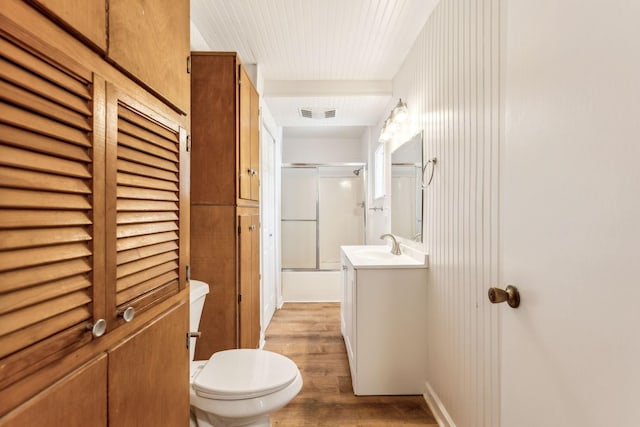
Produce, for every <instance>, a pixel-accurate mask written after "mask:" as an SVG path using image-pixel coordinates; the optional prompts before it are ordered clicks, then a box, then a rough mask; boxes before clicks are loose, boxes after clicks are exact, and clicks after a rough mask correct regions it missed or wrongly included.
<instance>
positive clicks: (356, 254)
mask: <svg viewBox="0 0 640 427" xmlns="http://www.w3.org/2000/svg"><path fill="white" fill-rule="evenodd" d="M342 251H343V252H344V254H345V255H346V256H347V258H349V261H350V262H351V263H352V264H353V266H354V267H358V266H360V267H371V268H389V267H391V268H401V267H416V266H421V265H422V266H425V264H426V263H425V260H424V258H422V259H419V258H418V259H416V258H415V257H412V256H410V255H409V254H406V253H403V254H401V255H394V254H392V253H391V249H390V248H389V246H384V245H364V246H342Z"/></svg>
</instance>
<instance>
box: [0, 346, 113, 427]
mask: <svg viewBox="0 0 640 427" xmlns="http://www.w3.org/2000/svg"><path fill="white" fill-rule="evenodd" d="M106 425H107V355H106V354H104V353H102V354H100V355H99V356H98V357H96V358H95V359H94V360H91V361H90V362H88V363H87V364H85V365H84V366H82V367H80V368H78V369H77V370H75V371H73V372H72V373H71V374H69V375H67V376H66V377H64V378H63V379H62V380H60V381H58V382H56V383H55V384H53V385H52V386H51V387H49V388H47V389H45V390H43V391H42V392H40V393H38V394H37V395H36V396H35V397H34V398H33V399H31V400H30V401H28V402H27V403H25V404H23V405H22V406H20V407H18V408H17V409H15V410H14V411H12V412H10V413H9V414H7V416H5V417H1V418H0V426H3V427H4V426H7V427H8V426H16V427H17V426H22V427H26V426H68V427H84V426H95V427H100V426H106Z"/></svg>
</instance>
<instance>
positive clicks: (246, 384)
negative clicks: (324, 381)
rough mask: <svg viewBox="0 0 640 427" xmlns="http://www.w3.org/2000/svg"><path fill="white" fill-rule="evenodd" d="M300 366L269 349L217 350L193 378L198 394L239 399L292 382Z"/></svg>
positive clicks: (216, 397)
mask: <svg viewBox="0 0 640 427" xmlns="http://www.w3.org/2000/svg"><path fill="white" fill-rule="evenodd" d="M298 373H299V371H298V367H297V366H296V364H295V363H293V361H292V360H291V359H289V358H287V357H285V356H282V355H280V354H277V353H273V352H270V351H266V350H252V349H239V350H226V351H220V352H218V353H215V354H214V355H213V356H211V358H210V359H209V361H208V362H207V363H206V364H205V365H204V367H203V368H202V370H201V371H200V373H199V374H198V375H197V376H196V378H195V379H194V380H193V388H194V390H195V392H196V394H197V395H198V396H201V397H204V398H208V399H220V400H240V399H250V398H253V397H260V396H264V395H266V394H270V393H274V392H276V391H278V390H281V389H283V388H285V387H286V386H288V385H289V384H291V383H292V382H293V380H295V378H296V376H297V375H298Z"/></svg>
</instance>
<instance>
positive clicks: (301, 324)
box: [264, 303, 437, 427]
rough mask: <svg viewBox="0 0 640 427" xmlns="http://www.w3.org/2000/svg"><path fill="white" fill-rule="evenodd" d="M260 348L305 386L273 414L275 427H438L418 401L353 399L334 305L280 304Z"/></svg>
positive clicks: (406, 398) (417, 398) (409, 398)
mask: <svg viewBox="0 0 640 427" xmlns="http://www.w3.org/2000/svg"><path fill="white" fill-rule="evenodd" d="M264 348H265V350H271V351H274V352H277V353H280V354H284V355H285V356H287V357H289V358H291V359H292V360H293V361H294V362H296V364H297V365H298V368H299V369H300V372H301V373H302V378H303V381H304V385H303V387H302V390H301V391H300V394H298V396H296V398H295V399H293V400H292V401H291V402H290V403H289V404H288V405H287V406H285V407H284V408H282V409H281V410H279V411H277V412H276V413H274V414H273V415H272V424H273V426H274V427H302V426H336V427H367V426H433V427H436V426H437V423H436V421H435V419H434V418H433V415H432V414H431V411H430V410H429V407H428V406H427V404H426V403H425V401H424V398H423V397H422V396H355V395H354V394H353V389H352V387H351V375H350V372H349V362H348V360H347V353H346V350H345V346H344V341H343V339H342V335H341V333H340V304H339V303H295V304H293V303H286V304H284V306H283V308H282V309H281V310H278V311H277V312H276V314H275V315H274V317H273V319H272V320H271V323H270V325H269V327H268V328H267V332H266V344H265V347H264Z"/></svg>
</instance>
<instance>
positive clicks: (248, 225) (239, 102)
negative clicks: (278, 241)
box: [191, 52, 260, 359]
mask: <svg viewBox="0 0 640 427" xmlns="http://www.w3.org/2000/svg"><path fill="white" fill-rule="evenodd" d="M191 72H192V82H191V90H192V104H191V112H192V119H191V129H192V140H193V144H192V164H191V188H192V192H191V255H192V263H191V272H192V277H193V278H195V279H198V280H202V281H204V282H206V283H208V284H209V287H210V293H209V295H208V296H207V299H206V300H205V306H204V310H203V314H202V320H201V322H200V329H201V331H202V337H201V338H200V339H199V340H198V345H197V346H196V358H197V359H208V358H209V357H210V356H211V355H212V354H213V353H215V352H216V351H220V350H225V349H230V348H238V347H247V348H256V347H257V346H258V345H259V340H260V252H259V245H260V243H259V242H260V241H259V229H260V221H259V207H258V191H259V176H260V175H259V168H258V164H259V143H258V138H259V134H258V128H259V123H258V94H257V92H256V90H255V88H254V87H253V84H252V83H251V81H250V80H249V78H248V76H247V74H246V72H245V70H244V68H243V67H242V65H241V64H240V61H239V60H238V57H237V55H236V54H234V53H211V52H207V53H204V52H193V53H192V71H191Z"/></svg>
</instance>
